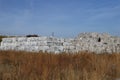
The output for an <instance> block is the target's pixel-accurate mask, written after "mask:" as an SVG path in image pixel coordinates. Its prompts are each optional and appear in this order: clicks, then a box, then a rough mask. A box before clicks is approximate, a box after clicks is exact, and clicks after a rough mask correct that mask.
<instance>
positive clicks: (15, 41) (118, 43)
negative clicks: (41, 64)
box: [0, 33, 120, 53]
mask: <svg viewBox="0 0 120 80" xmlns="http://www.w3.org/2000/svg"><path fill="white" fill-rule="evenodd" d="M0 49H1V50H23V51H36V52H39V51H43V52H45V51H47V52H54V53H60V52H79V51H91V52H96V53H101V52H108V53H112V52H120V38H119V37H114V36H110V35H109V34H105V33H104V34H103V33H102V34H99V33H81V34H79V35H78V36H77V37H76V38H75V39H74V38H68V39H64V38H55V37H44V36H43V37H15V38H3V39H2V42H1V45H0Z"/></svg>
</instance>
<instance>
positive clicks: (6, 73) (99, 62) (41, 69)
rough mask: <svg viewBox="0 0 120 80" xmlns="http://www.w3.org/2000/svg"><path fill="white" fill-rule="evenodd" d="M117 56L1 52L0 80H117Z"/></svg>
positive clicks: (119, 75) (119, 69) (119, 56)
mask: <svg viewBox="0 0 120 80" xmlns="http://www.w3.org/2000/svg"><path fill="white" fill-rule="evenodd" d="M117 78H120V54H117V53H116V54H115V53H114V54H94V53H88V52H79V53H75V54H70V53H61V54H52V53H47V52H46V53H42V52H39V53H35V52H24V51H19V52H17V51H0V80H116V79H117Z"/></svg>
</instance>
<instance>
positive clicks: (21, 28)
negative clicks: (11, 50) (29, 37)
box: [0, 0, 120, 37]
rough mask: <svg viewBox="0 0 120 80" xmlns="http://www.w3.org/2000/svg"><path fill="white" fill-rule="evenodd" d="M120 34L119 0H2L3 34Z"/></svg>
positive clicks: (64, 35) (1, 31) (0, 11)
mask: <svg viewBox="0 0 120 80" xmlns="http://www.w3.org/2000/svg"><path fill="white" fill-rule="evenodd" d="M52 32H54V33H55V35H56V36H60V37H73V36H76V35H77V34H78V33H81V32H100V33H101V32H107V33H110V34H112V35H118V36H120V0H0V34H9V35H26V34H38V35H45V36H50V35H51V33H52Z"/></svg>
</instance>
